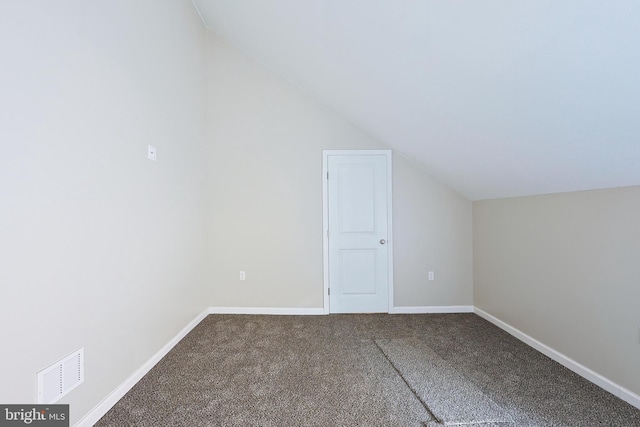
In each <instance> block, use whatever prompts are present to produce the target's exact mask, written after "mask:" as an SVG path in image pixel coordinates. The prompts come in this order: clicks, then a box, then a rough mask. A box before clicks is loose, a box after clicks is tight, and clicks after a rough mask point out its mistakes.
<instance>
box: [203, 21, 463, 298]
mask: <svg viewBox="0 0 640 427" xmlns="http://www.w3.org/2000/svg"><path fill="white" fill-rule="evenodd" d="M208 90H209V109H208V114H209V115H208V118H209V145H208V148H209V152H208V156H207V166H208V170H209V184H208V187H207V188H208V200H209V213H208V218H209V222H208V224H209V231H208V233H209V239H210V241H211V242H212V245H211V248H210V251H209V253H208V256H209V258H208V265H209V267H210V270H209V300H208V301H209V305H211V306H231V307H234V306H240V307H276V308H320V307H322V297H323V295H322V292H323V275H322V150H323V149H386V148H388V147H387V146H385V145H383V144H382V143H380V142H379V141H377V140H375V139H374V138H372V137H371V136H370V135H368V134H366V133H365V132H363V131H362V130H361V129H359V128H357V127H356V126H354V125H352V124H351V123H349V122H348V121H346V120H344V119H342V118H340V117H339V116H338V115H336V114H335V113H334V112H333V111H332V110H330V109H328V108H326V107H324V106H323V105H322V104H320V103H319V102H317V101H316V100H315V99H314V98H313V97H311V96H310V95H309V94H307V93H306V92H304V91H302V90H300V89H299V88H297V87H295V86H293V85H292V84H290V83H288V82H287V81H286V80H284V79H282V78H280V77H279V76H277V75H275V74H274V73H272V72H270V71H269V70H268V69H266V68H265V67H264V66H262V65H261V64H260V63H258V62H256V61H254V60H252V59H250V58H248V57H246V56H245V55H244V54H242V53H241V52H239V51H238V50H237V49H235V48H233V47H232V46H230V45H229V44H228V43H226V42H225V41H224V40H222V39H220V38H219V37H217V36H216V35H214V34H212V33H210V35H209V89H208ZM393 161H394V164H393V170H394V174H393V179H394V184H393V191H394V197H393V209H394V236H395V246H394V250H395V270H394V272H395V294H394V298H395V305H396V306H440V305H472V304H473V290H472V270H471V268H472V258H471V257H472V243H471V202H470V201H468V200H467V199H465V198H464V197H462V196H461V195H460V194H458V193H456V192H454V191H452V190H451V189H449V188H447V187H445V186H444V185H442V184H441V183H439V182H437V181H436V180H434V179H433V178H431V177H430V176H429V175H428V174H427V173H425V172H424V171H422V170H420V169H419V168H418V167H416V166H415V165H414V164H413V163H411V162H410V161H408V160H407V159H406V158H404V157H403V156H401V155H398V154H397V153H396V154H394V157H393ZM240 270H246V272H247V279H246V281H240V280H239V279H238V272H239V271H240ZM430 270H433V271H435V272H436V280H435V281H433V282H429V281H427V272H428V271H430Z"/></svg>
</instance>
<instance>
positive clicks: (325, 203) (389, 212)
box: [322, 150, 394, 314]
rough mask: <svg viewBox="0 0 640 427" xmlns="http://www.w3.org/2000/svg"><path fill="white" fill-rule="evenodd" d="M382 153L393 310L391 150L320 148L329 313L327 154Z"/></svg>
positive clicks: (326, 307)
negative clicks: (385, 186) (385, 163)
mask: <svg viewBox="0 0 640 427" xmlns="http://www.w3.org/2000/svg"><path fill="white" fill-rule="evenodd" d="M367 155H371V156H373V155H377V156H379V155H384V156H385V157H386V159H387V197H388V201H389V203H387V224H388V235H387V236H388V238H387V245H388V248H389V268H388V272H389V273H388V274H389V277H388V282H389V312H392V311H393V308H394V306H393V215H392V212H393V185H392V184H393V179H392V178H393V170H392V169H391V168H392V163H393V162H392V151H391V150H322V263H323V273H324V297H323V303H322V307H323V312H324V314H329V236H328V231H329V191H328V189H329V188H328V182H327V173H328V158H329V156H367Z"/></svg>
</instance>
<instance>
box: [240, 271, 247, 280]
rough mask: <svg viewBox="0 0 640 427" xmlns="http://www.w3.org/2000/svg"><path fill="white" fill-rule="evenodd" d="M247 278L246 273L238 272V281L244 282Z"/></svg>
mask: <svg viewBox="0 0 640 427" xmlns="http://www.w3.org/2000/svg"><path fill="white" fill-rule="evenodd" d="M246 278H247V273H245V272H244V271H241V272H240V280H245V279H246Z"/></svg>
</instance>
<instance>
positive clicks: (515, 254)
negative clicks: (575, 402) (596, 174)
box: [473, 187, 640, 394]
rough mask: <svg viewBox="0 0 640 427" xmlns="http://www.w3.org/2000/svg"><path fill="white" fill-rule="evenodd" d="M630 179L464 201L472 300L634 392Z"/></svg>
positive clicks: (638, 385)
mask: <svg viewBox="0 0 640 427" xmlns="http://www.w3.org/2000/svg"><path fill="white" fill-rule="evenodd" d="M638 212H640V187H629V188H619V189H611V190H598V191H586V192H576V193H564V194H554V195H544V196H532V197H521V198H511V199H500V200H487V201H480V202H474V204H473V235H474V247H473V249H474V292H475V305H476V306H477V307H478V308H480V309H482V310H484V311H486V312H488V313H489V314H491V315H493V316H495V317H497V318H498V319H500V320H502V321H504V322H506V323H508V324H510V325H511V326H514V327H515V328H517V329H519V330H521V331H522V332H524V333H526V334H528V335H530V336H531V337H533V338H535V339H537V340H538V341H541V342H542V343H543V344H546V345H547V346H549V347H551V348H553V349H555V350H557V351H559V352H560V353H563V354H564V355H566V356H568V357H569V358H571V359H573V360H575V361H576V362H578V363H580V364H582V365H584V366H586V367H588V368H590V369H591V370H593V371H595V372H597V373H599V374H601V375H603V376H605V377H607V378H608V379H610V380H612V381H613V382H615V383H617V384H619V385H621V386H623V387H625V388H627V389H628V390H630V391H632V392H634V393H636V394H640V365H638V360H640V343H639V339H640V336H639V330H638V327H639V325H640V310H639V309H638V301H640V262H639V260H640V244H639V242H640V221H639V218H638Z"/></svg>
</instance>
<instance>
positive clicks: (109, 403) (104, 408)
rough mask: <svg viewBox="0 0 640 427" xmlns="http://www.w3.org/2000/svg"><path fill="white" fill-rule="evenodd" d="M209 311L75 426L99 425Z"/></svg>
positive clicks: (90, 426)
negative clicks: (105, 415) (101, 419)
mask: <svg viewBox="0 0 640 427" xmlns="http://www.w3.org/2000/svg"><path fill="white" fill-rule="evenodd" d="M208 314H209V311H208V310H205V311H204V312H202V313H200V314H199V315H198V316H197V317H196V318H195V319H193V320H192V321H191V322H190V323H189V324H188V325H187V326H185V327H184V328H183V329H182V330H181V331H180V332H178V334H177V335H176V336H175V337H173V338H172V339H171V341H169V342H168V343H167V344H165V345H164V347H162V348H161V349H160V350H159V351H158V352H157V353H156V354H154V355H153V356H152V357H151V358H150V359H149V360H147V361H146V362H145V363H144V365H142V366H141V367H140V368H139V369H138V370H137V371H135V372H134V373H133V374H131V376H130V377H129V378H127V379H126V380H124V382H123V383H122V384H120V385H119V386H118V387H117V388H116V389H115V390H114V391H112V392H111V393H110V394H109V395H108V396H107V397H105V398H104V399H103V400H102V402H100V403H99V404H98V405H97V406H96V407H95V408H93V409H92V410H91V411H90V412H89V413H88V414H87V415H85V416H84V417H82V419H81V420H80V421H78V422H77V423H76V424H74V427H92V426H93V425H94V424H95V423H97V422H98V421H99V420H100V418H102V417H103V416H104V414H106V413H107V412H108V411H109V409H111V408H112V407H113V406H114V405H115V404H116V403H118V401H119V400H120V399H122V397H123V396H124V395H125V394H127V392H128V391H129V390H131V388H132V387H133V386H134V385H136V383H137V382H138V381H140V379H142V377H144V376H145V374H146V373H147V372H149V371H150V370H151V368H153V367H154V366H155V365H156V364H157V363H158V362H159V361H160V359H162V358H163V357H164V356H165V355H166V354H167V353H169V351H170V350H171V349H172V348H173V347H174V346H175V345H176V344H178V342H180V340H181V339H182V338H184V337H185V336H186V335H187V334H188V333H189V332H191V330H192V329H193V328H195V327H196V326H197V325H198V323H200V322H201V321H202V320H203V319H204V318H205V317H207V315H208Z"/></svg>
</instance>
